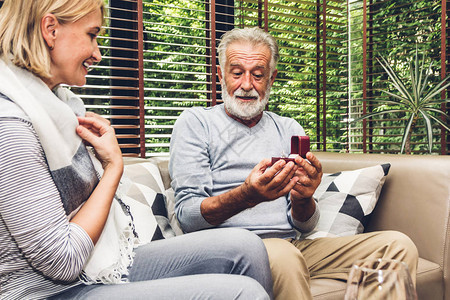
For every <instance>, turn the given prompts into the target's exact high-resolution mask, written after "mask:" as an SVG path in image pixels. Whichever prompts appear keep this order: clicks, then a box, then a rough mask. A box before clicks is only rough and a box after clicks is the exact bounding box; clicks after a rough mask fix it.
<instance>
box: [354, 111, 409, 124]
mask: <svg viewBox="0 0 450 300" xmlns="http://www.w3.org/2000/svg"><path fill="white" fill-rule="evenodd" d="M398 112H407V110H405V109H388V110H383V111H377V112H372V113H370V114H366V115H364V116H361V117H359V118H356V119H354V120H353V121H350V123H354V122H358V121H361V120H364V119H367V118H370V117H373V116H378V115H384V114H388V113H398Z"/></svg>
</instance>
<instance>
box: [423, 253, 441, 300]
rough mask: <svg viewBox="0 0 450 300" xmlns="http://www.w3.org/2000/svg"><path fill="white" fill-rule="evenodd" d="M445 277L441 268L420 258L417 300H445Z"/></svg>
mask: <svg viewBox="0 0 450 300" xmlns="http://www.w3.org/2000/svg"><path fill="white" fill-rule="evenodd" d="M443 277H444V275H443V273H442V269H441V267H440V266H439V265H438V264H436V263H433V262H431V261H429V260H426V259H423V258H419V265H418V267H417V298H418V299H419V300H421V299H444V282H443V280H442V278H443Z"/></svg>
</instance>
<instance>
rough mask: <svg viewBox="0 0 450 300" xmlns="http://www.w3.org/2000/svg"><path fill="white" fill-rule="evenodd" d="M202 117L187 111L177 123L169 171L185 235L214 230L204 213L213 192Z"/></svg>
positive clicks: (173, 133)
mask: <svg viewBox="0 0 450 300" xmlns="http://www.w3.org/2000/svg"><path fill="white" fill-rule="evenodd" d="M200 118H201V116H199V115H198V114H193V113H192V112H191V110H187V111H185V112H183V114H182V115H181V116H180V118H179V119H178V120H177V122H176V124H175V127H174V130H173V132H172V138H171V144H170V162H169V171H170V175H171V178H172V179H173V180H172V187H173V189H174V191H175V195H176V198H175V212H176V215H177V218H178V221H179V222H180V225H181V227H182V228H183V230H184V231H185V232H193V231H197V230H201V229H206V228H212V227H214V226H213V225H211V224H209V223H208V222H207V221H206V220H205V219H204V218H203V216H202V214H201V211H200V204H201V203H202V201H203V200H204V199H205V198H208V197H210V196H211V194H212V189H213V181H212V176H211V172H210V159H209V154H208V138H207V135H208V132H207V131H208V129H207V128H206V126H205V124H204V123H203V122H202V120H200ZM174 166H177V167H176V168H175V167H174Z"/></svg>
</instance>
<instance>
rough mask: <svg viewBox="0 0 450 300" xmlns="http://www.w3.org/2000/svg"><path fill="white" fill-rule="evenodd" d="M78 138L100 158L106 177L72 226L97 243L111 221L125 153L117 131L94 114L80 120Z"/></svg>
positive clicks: (75, 218) (73, 220)
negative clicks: (117, 137)
mask: <svg viewBox="0 0 450 300" xmlns="http://www.w3.org/2000/svg"><path fill="white" fill-rule="evenodd" d="M78 122H79V123H80V126H78V127H77V129H76V130H77V133H78V135H79V136H80V137H81V138H82V139H83V141H84V142H85V143H86V144H88V145H91V146H92V147H94V150H95V153H96V156H97V158H98V159H99V160H100V161H101V162H102V165H103V169H104V173H103V176H102V178H101V179H100V182H99V183H98V185H97V186H96V187H95V189H94V191H93V192H92V194H91V195H90V196H89V199H87V201H86V202H85V203H84V205H83V206H82V207H81V208H80V210H79V211H78V212H77V214H76V215H75V216H74V217H73V218H72V220H71V222H73V223H76V224H78V225H79V226H81V227H82V228H83V229H84V230H85V231H86V232H87V234H88V235H89V237H90V238H91V239H92V241H93V242H94V244H95V243H97V241H98V239H99V237H100V235H101V233H102V230H103V227H104V226H105V223H106V220H107V218H108V213H109V210H110V208H111V202H112V200H113V198H114V194H115V193H116V190H117V187H118V185H119V182H120V178H121V176H122V173H123V160H122V152H121V151H120V148H119V144H118V143H117V139H116V136H115V134H114V129H113V128H112V127H111V125H110V123H109V121H108V120H106V119H104V118H102V117H100V116H99V115H97V114H94V113H86V116H85V117H79V118H78Z"/></svg>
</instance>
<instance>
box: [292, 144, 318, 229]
mask: <svg viewBox="0 0 450 300" xmlns="http://www.w3.org/2000/svg"><path fill="white" fill-rule="evenodd" d="M306 158H307V159H308V160H309V162H310V163H308V162H307V161H306V160H305V159H303V158H301V157H300V156H298V157H296V158H295V163H296V165H297V166H298V169H297V171H296V172H295V177H297V178H298V179H297V182H296V184H295V186H294V187H293V189H292V190H291V202H292V216H293V217H294V218H295V219H296V220H299V221H306V220H308V219H309V218H310V217H311V215H312V214H313V213H314V210H315V202H314V200H313V199H312V196H313V194H314V192H315V191H316V189H317V187H318V186H319V184H320V182H321V180H322V174H323V173H322V165H321V163H320V161H319V160H318V159H317V157H315V156H314V154H312V153H311V152H308V153H306Z"/></svg>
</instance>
